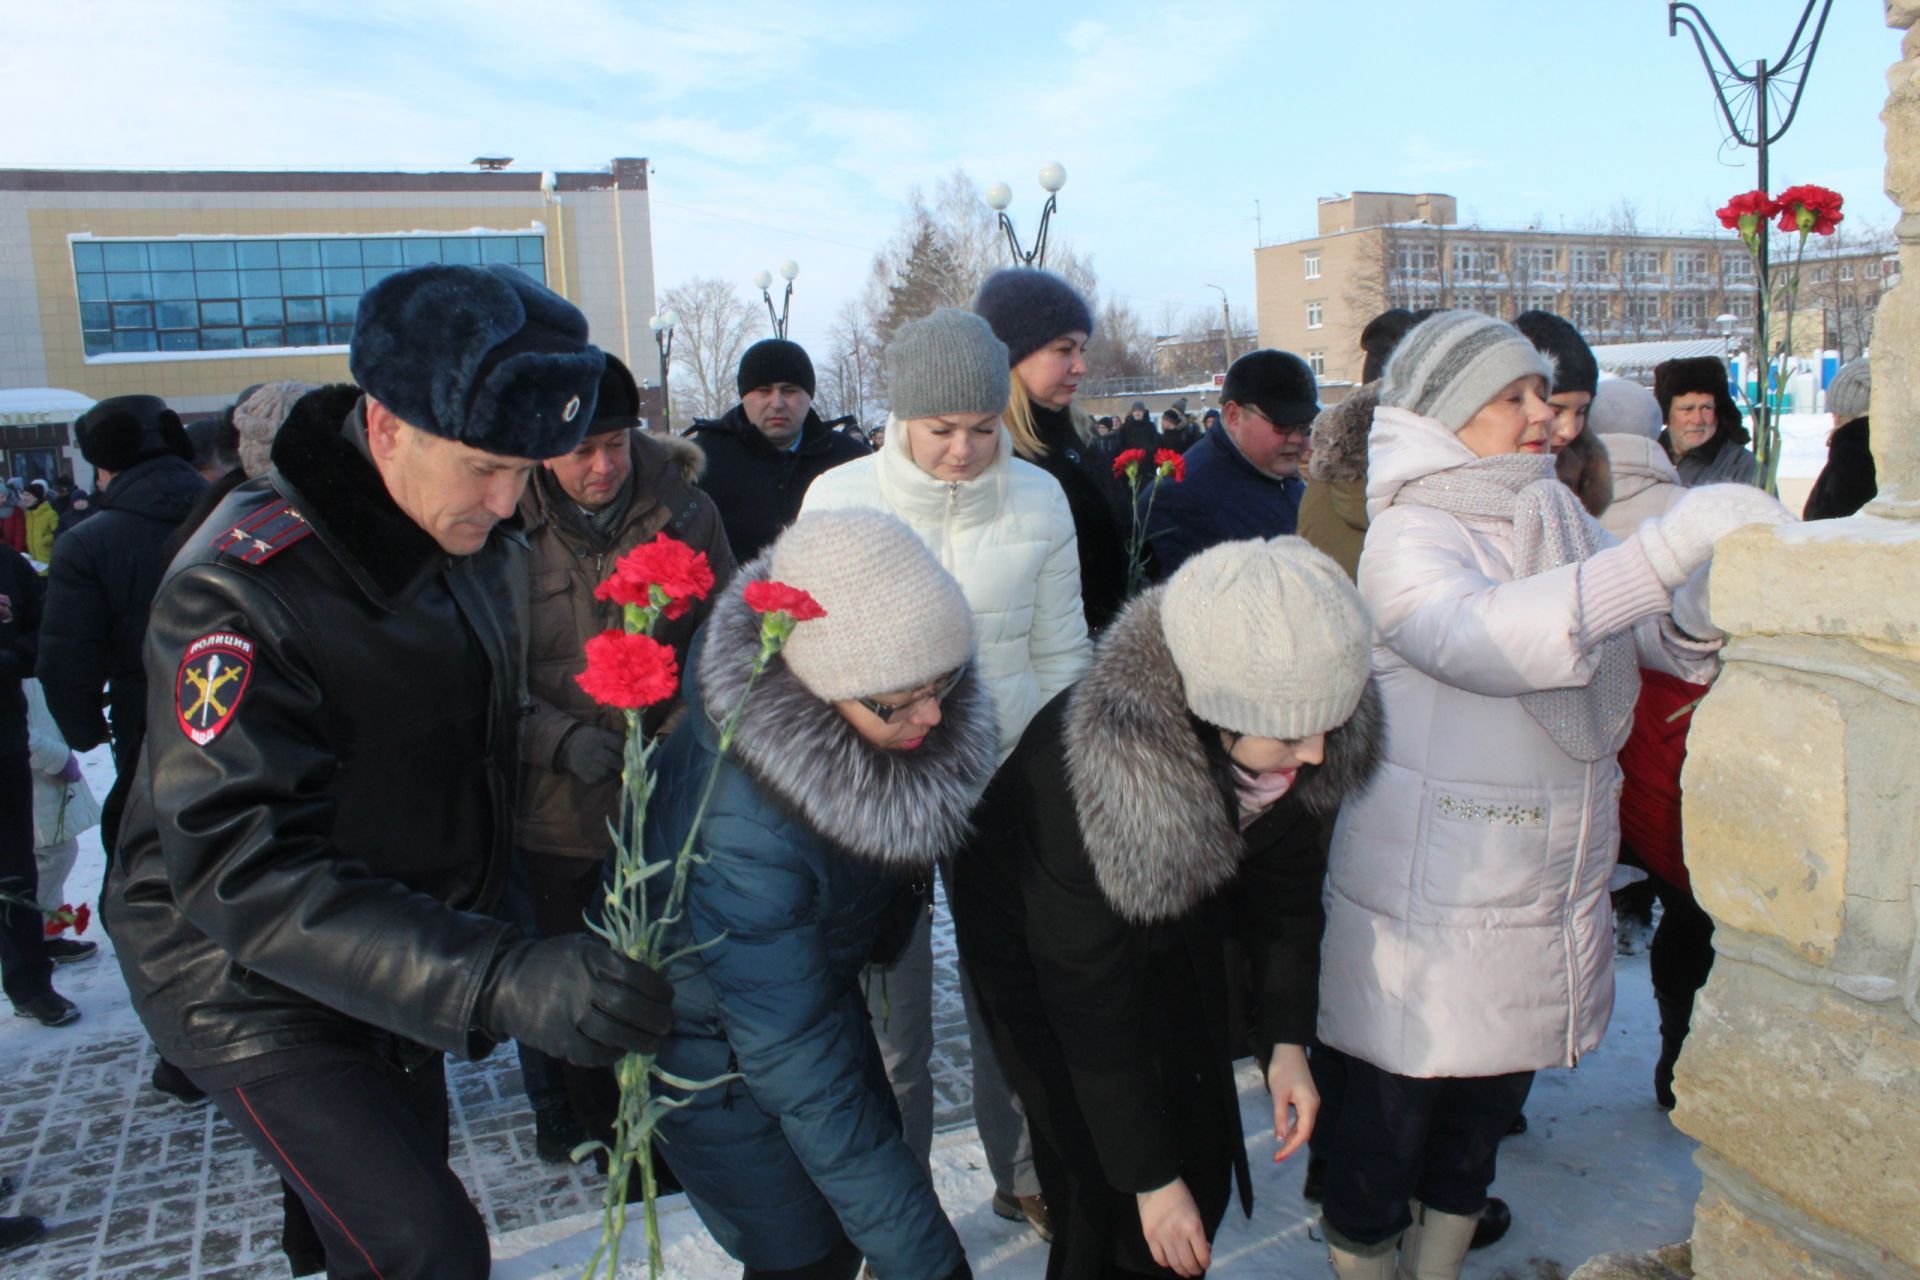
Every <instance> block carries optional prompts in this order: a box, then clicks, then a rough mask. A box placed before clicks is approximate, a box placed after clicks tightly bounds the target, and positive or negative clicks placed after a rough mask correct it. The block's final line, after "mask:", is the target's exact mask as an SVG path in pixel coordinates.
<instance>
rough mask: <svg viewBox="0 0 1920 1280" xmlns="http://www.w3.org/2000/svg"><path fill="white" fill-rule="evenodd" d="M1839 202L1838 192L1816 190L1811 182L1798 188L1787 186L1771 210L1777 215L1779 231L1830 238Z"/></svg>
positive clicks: (1838, 221) (1839, 219)
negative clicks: (1809, 233) (1808, 233)
mask: <svg viewBox="0 0 1920 1280" xmlns="http://www.w3.org/2000/svg"><path fill="white" fill-rule="evenodd" d="M1842 203H1843V200H1842V197H1841V195H1840V193H1839V192H1838V191H1830V190H1828V189H1827V188H1826V187H1816V186H1814V185H1812V184H1811V183H1808V184H1806V185H1803V186H1798V187H1788V188H1787V189H1786V190H1785V191H1782V192H1781V193H1780V197H1779V200H1778V202H1777V204H1776V205H1775V211H1776V212H1778V213H1779V215H1780V229H1781V230H1782V231H1798V232H1800V233H1801V234H1802V235H1804V234H1806V233H1807V232H1812V233H1813V234H1814V235H1819V236H1830V235H1832V234H1833V229H1834V227H1835V226H1837V225H1838V224H1839V223H1840V221H1841V218H1842V216H1843V215H1842V214H1841V212H1840V206H1841V204H1842Z"/></svg>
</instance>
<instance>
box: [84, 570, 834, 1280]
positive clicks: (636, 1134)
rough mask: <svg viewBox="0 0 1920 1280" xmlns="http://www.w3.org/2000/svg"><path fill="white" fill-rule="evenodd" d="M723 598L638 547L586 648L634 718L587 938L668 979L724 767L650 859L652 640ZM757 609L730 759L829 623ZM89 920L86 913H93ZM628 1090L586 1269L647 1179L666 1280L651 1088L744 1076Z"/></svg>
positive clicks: (759, 593)
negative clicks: (650, 892) (766, 698)
mask: <svg viewBox="0 0 1920 1280" xmlns="http://www.w3.org/2000/svg"><path fill="white" fill-rule="evenodd" d="M712 590H713V569H712V567H711V566H710V565H709V564H708V563H707V557H706V553H705V552H700V551H695V550H693V549H692V548H691V547H689V546H687V545H686V544H685V543H682V542H676V541H674V540H673V539H672V538H669V537H665V536H664V535H663V536H661V537H658V538H655V539H654V540H653V541H652V542H649V543H647V544H645V545H643V546H639V547H635V548H634V549H633V550H632V551H629V552H628V553H627V554H626V555H624V556H622V557H620V559H619V560H618V561H617V562H616V563H615V564H614V568H613V572H612V574H610V575H609V576H608V577H607V580H606V581H605V582H602V583H601V584H600V585H599V586H598V587H596V588H595V589H594V593H593V594H594V596H595V597H596V598H597V599H600V600H604V601H608V602H610V603H613V604H618V605H619V606H620V610H621V626H620V627H618V628H616V629H609V630H606V631H603V632H601V633H600V634H599V635H597V636H594V637H593V638H592V639H591V640H588V641H587V644H586V658H587V665H586V669H585V670H584V671H582V672H581V673H580V674H579V675H577V676H575V677H574V679H575V680H576V681H577V682H578V683H579V685H580V687H581V688H582V689H584V690H586V691H587V693H588V694H589V695H590V696H591V697H592V698H593V699H594V701H596V702H599V703H601V704H603V705H605V706H609V707H618V708H620V710H621V713H622V714H623V715H624V716H625V717H626V722H627V744H626V756H625V761H624V767H623V768H622V770H621V773H620V805H619V809H618V810H617V812H616V815H615V819H614V821H613V823H611V824H610V825H611V827H612V834H613V839H614V853H613V875H612V877H611V883H610V884H609V885H608V887H607V893H606V898H605V900H604V901H603V903H602V912H601V918H600V920H599V921H597V922H595V921H589V922H588V925H587V927H588V928H590V929H591V930H593V932H594V933H595V934H597V935H599V936H600V937H601V938H603V939H605V941H606V943H607V945H608V946H610V947H613V948H615V949H616V950H618V951H620V952H621V953H623V954H624V955H626V956H628V957H629V958H631V959H634V960H639V961H642V962H644V963H645V964H647V965H649V966H651V967H652V968H655V969H661V968H664V967H665V966H667V965H668V964H670V963H672V961H674V960H675V959H677V958H678V956H677V955H676V954H668V953H667V952H666V950H665V947H666V935H667V928H668V926H669V925H671V924H672V923H673V922H674V921H675V920H676V919H677V918H678V917H679V915H680V904H681V901H682V899H683V898H685V896H686V890H687V873H688V872H689V871H690V870H691V869H692V867H693V864H694V862H695V861H696V855H695V854H694V851H693V847H694V841H695V838H696V837H697V836H698V835H699V833H700V824H701V821H702V820H703V819H704V818H705V817H706V812H707V802H708V800H710V799H711V798H712V796H713V787H714V782H715V780H716V779H717V777H718V776H719V761H718V760H716V761H715V767H714V770H713V772H712V773H710V774H708V775H707V783H706V788H705V790H703V791H702V792H701V793H700V804H699V807H698V808H697V809H695V811H694V818H693V825H692V826H691V827H690V828H688V831H687V837H686V839H685V840H684V841H683V842H682V843H681V846H680V848H679V850H678V852H676V853H675V854H674V855H673V856H672V858H671V859H667V858H649V857H648V856H647V851H646V849H645V847H644V839H643V832H644V830H645V826H646V816H647V802H648V800H649V799H651V797H652V795H653V773H652V770H651V769H650V767H649V766H650V762H651V760H652V758H653V751H654V746H655V742H654V741H653V740H651V739H649V738H648V737H647V734H646V733H645V731H644V730H643V729H642V728H641V713H642V712H643V711H645V710H646V708H648V707H651V706H655V705H658V704H660V703H663V702H666V701H668V700H669V699H671V698H672V697H673V696H674V694H675V693H676V692H677V691H678V690H679V686H680V672H679V668H678V664H677V663H676V662H675V660H674V656H673V649H672V648H671V647H670V646H668V645H665V644H662V643H661V642H660V641H658V640H656V639H654V638H653V634H652V633H653V628H654V626H655V625H656V624H657V623H658V622H659V621H660V619H662V618H679V617H681V616H683V615H684V614H685V613H686V612H687V610H689V609H691V608H692V607H693V605H694V603H695V602H696V601H699V600H704V599H706V598H707V595H708V593H709V592H711V591H712ZM746 602H747V605H748V607H750V608H751V609H753V610H754V611H755V612H756V613H758V614H759V615H760V649H759V652H758V653H757V654H756V655H755V656H754V659H753V670H752V674H751V675H750V676H749V677H748V679H747V687H746V689H745V691H744V692H743V693H742V694H741V696H740V701H739V703H738V704H737V705H736V706H734V708H733V709H732V711H731V712H730V713H729V714H728V716H727V721H726V724H725V725H723V726H722V727H721V730H720V756H721V757H722V758H724V757H725V756H726V754H727V748H728V747H730V746H731V745H732V744H733V735H734V731H735V730H736V729H737V728H738V727H739V724H740V713H741V712H742V711H743V710H744V709H745V708H746V705H747V699H748V698H749V697H751V696H752V694H753V686H754V684H755V683H756V682H757V681H758V680H759V679H760V675H761V673H762V672H764V671H765V670H766V669H767V664H768V663H770V662H772V661H773V659H774V657H775V655H777V654H778V653H779V652H780V650H781V649H783V648H785V647H786V643H787V640H788V638H789V637H791V636H792V635H793V629H794V628H795V627H796V626H798V625H799V624H800V623H802V622H806V621H810V620H811V619H814V618H822V617H825V616H826V610H824V609H822V608H821V607H820V605H819V602H817V601H816V600H814V598H813V597H812V596H810V595H808V594H807V593H806V592H804V591H802V590H800V589H799V588H797V587H790V586H787V585H786V584H785V583H780V582H755V583H751V584H749V585H748V587H747V589H746ZM663 875H664V876H668V877H670V878H669V879H668V880H667V881H666V884H667V886H668V887H667V891H666V895H665V897H664V899H662V900H659V901H656V902H655V903H652V904H650V903H649V902H648V898H647V893H646V889H645V885H646V883H647V881H649V880H652V879H653V878H654V877H656V876H663ZM83 910H84V908H83ZM614 1072H615V1075H616V1077H617V1078H618V1079H619V1082H620V1107H619V1111H618V1112H617V1113H616V1116H615V1119H614V1128H613V1143H612V1146H611V1147H608V1146H606V1145H605V1144H603V1143H598V1142H589V1143H583V1144H581V1145H580V1146H579V1147H577V1148H575V1150H574V1152H573V1157H574V1159H575V1160H579V1159H581V1158H582V1157H584V1156H586V1155H587V1154H589V1153H590V1152H592V1151H594V1150H596V1149H598V1150H605V1151H606V1153H607V1162H608V1164H607V1190H606V1195H605V1198H604V1200H603V1202H602V1206H601V1230H600V1247H599V1248H598V1249H596V1250H595V1251H594V1254H593V1257H592V1258H591V1259H590V1260H589V1261H588V1263H587V1270H586V1275H587V1277H588V1278H589V1280H591V1277H593V1276H595V1275H597V1274H598V1273H599V1270H600V1265H601V1263H602V1261H604V1262H605V1263H606V1268H607V1275H609V1276H613V1275H617V1274H618V1273H619V1270H620V1238H621V1235H622V1233H623V1232H624V1231H625V1230H626V1225H627V1188H628V1186H629V1185H630V1184H631V1182H632V1178H633V1174H634V1173H635V1171H636V1170H637V1171H638V1172H639V1174H640V1187H641V1191H642V1198H643V1201H644V1204H645V1207H646V1223H647V1265H648V1272H649V1274H650V1275H652V1276H655V1277H658V1276H659V1275H660V1268H661V1265H662V1262H661V1255H660V1223H659V1217H658V1213H657V1210H656V1208H655V1203H654V1202H655V1201H656V1200H657V1199H658V1196H659V1181H658V1178H657V1177H656V1176H655V1173H654V1167H653V1131H654V1129H655V1128H656V1127H657V1126H658V1125H659V1123H660V1117H661V1116H662V1115H663V1114H665V1112H666V1111H667V1109H668V1108H669V1107H670V1106H671V1105H672V1104H671V1103H669V1102H668V1101H667V1100H665V1099H662V1098H656V1097H654V1096H653V1082H654V1081H655V1080H662V1081H665V1082H666V1083H668V1084H671V1085H672V1086H674V1087H675V1088H677V1089H683V1090H689V1091H691V1090H698V1089H706V1088H711V1087H712V1086H714V1085H717V1084H723V1083H725V1082H726V1081H728V1080H732V1079H736V1078H737V1076H733V1075H723V1076H716V1077H715V1078H713V1079H711V1080H683V1079H681V1078H679V1077H678V1076H673V1075H669V1074H668V1073H667V1072H665V1071H663V1070H662V1069H661V1068H660V1067H659V1065H658V1064H657V1063H655V1061H654V1057H653V1055H651V1054H628V1055H627V1056H626V1057H625V1058H623V1059H621V1061H620V1063H619V1065H618V1066H617V1067H616V1068H615V1069H614Z"/></svg>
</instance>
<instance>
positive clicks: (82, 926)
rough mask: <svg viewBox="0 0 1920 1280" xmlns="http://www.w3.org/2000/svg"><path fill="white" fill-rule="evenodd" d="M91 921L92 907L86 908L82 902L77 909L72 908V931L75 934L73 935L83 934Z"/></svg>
mask: <svg viewBox="0 0 1920 1280" xmlns="http://www.w3.org/2000/svg"><path fill="white" fill-rule="evenodd" d="M92 920H93V908H92V907H90V906H88V905H87V904H86V903H84V902H83V903H81V904H80V905H79V906H78V907H75V908H74V911H73V931H74V933H75V934H82V933H85V932H86V931H87V925H88V924H89V923H90V922H91V921H92Z"/></svg>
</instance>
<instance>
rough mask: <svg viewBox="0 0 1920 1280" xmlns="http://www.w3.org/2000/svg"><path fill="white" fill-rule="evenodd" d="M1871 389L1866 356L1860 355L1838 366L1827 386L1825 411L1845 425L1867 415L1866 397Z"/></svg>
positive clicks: (1871, 384)
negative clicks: (1838, 369) (1837, 370)
mask: <svg viewBox="0 0 1920 1280" xmlns="http://www.w3.org/2000/svg"><path fill="white" fill-rule="evenodd" d="M1872 390H1873V381H1872V375H1871V373H1870V371H1869V370H1868V368H1867V358H1866V357H1865V356H1860V357H1858V358H1857V359H1853V360H1849V361H1847V362H1846V363H1845V364H1843V365H1841V366H1840V372H1838V373H1836V374H1834V375H1833V381H1832V382H1831V383H1830V384H1828V386H1827V412H1828V413H1830V414H1832V415H1833V416H1834V417H1836V418H1838V419H1839V420H1840V425H1841V426H1843V427H1844V426H1846V425H1847V423H1849V422H1852V421H1853V420H1854V419H1855V418H1864V417H1866V416H1867V399H1868V396H1869V393H1871V392H1872Z"/></svg>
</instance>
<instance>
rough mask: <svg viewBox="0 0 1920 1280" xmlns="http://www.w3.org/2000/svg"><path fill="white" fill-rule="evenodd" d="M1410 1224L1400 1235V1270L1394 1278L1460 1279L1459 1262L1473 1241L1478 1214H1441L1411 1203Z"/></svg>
mask: <svg viewBox="0 0 1920 1280" xmlns="http://www.w3.org/2000/svg"><path fill="white" fill-rule="evenodd" d="M1410 1207H1411V1208H1412V1209H1413V1225H1412V1226H1410V1227H1408V1228H1407V1231H1406V1234H1405V1235H1403V1236H1401V1237H1400V1269H1399V1270H1398V1271H1396V1272H1394V1280H1460V1265H1461V1264H1462V1263H1463V1262H1465V1261H1466V1260H1467V1249H1468V1247H1469V1246H1471V1245H1472V1244H1473V1229H1474V1227H1475V1226H1477V1225H1478V1224H1479V1222H1480V1215H1479V1214H1477V1213H1470V1214H1459V1213H1442V1212H1440V1211H1439V1210H1438V1209H1429V1208H1428V1207H1427V1206H1426V1205H1423V1204H1421V1203H1420V1202H1419V1201H1418V1200H1415V1201H1413V1202H1412V1204H1411V1206H1410Z"/></svg>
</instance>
